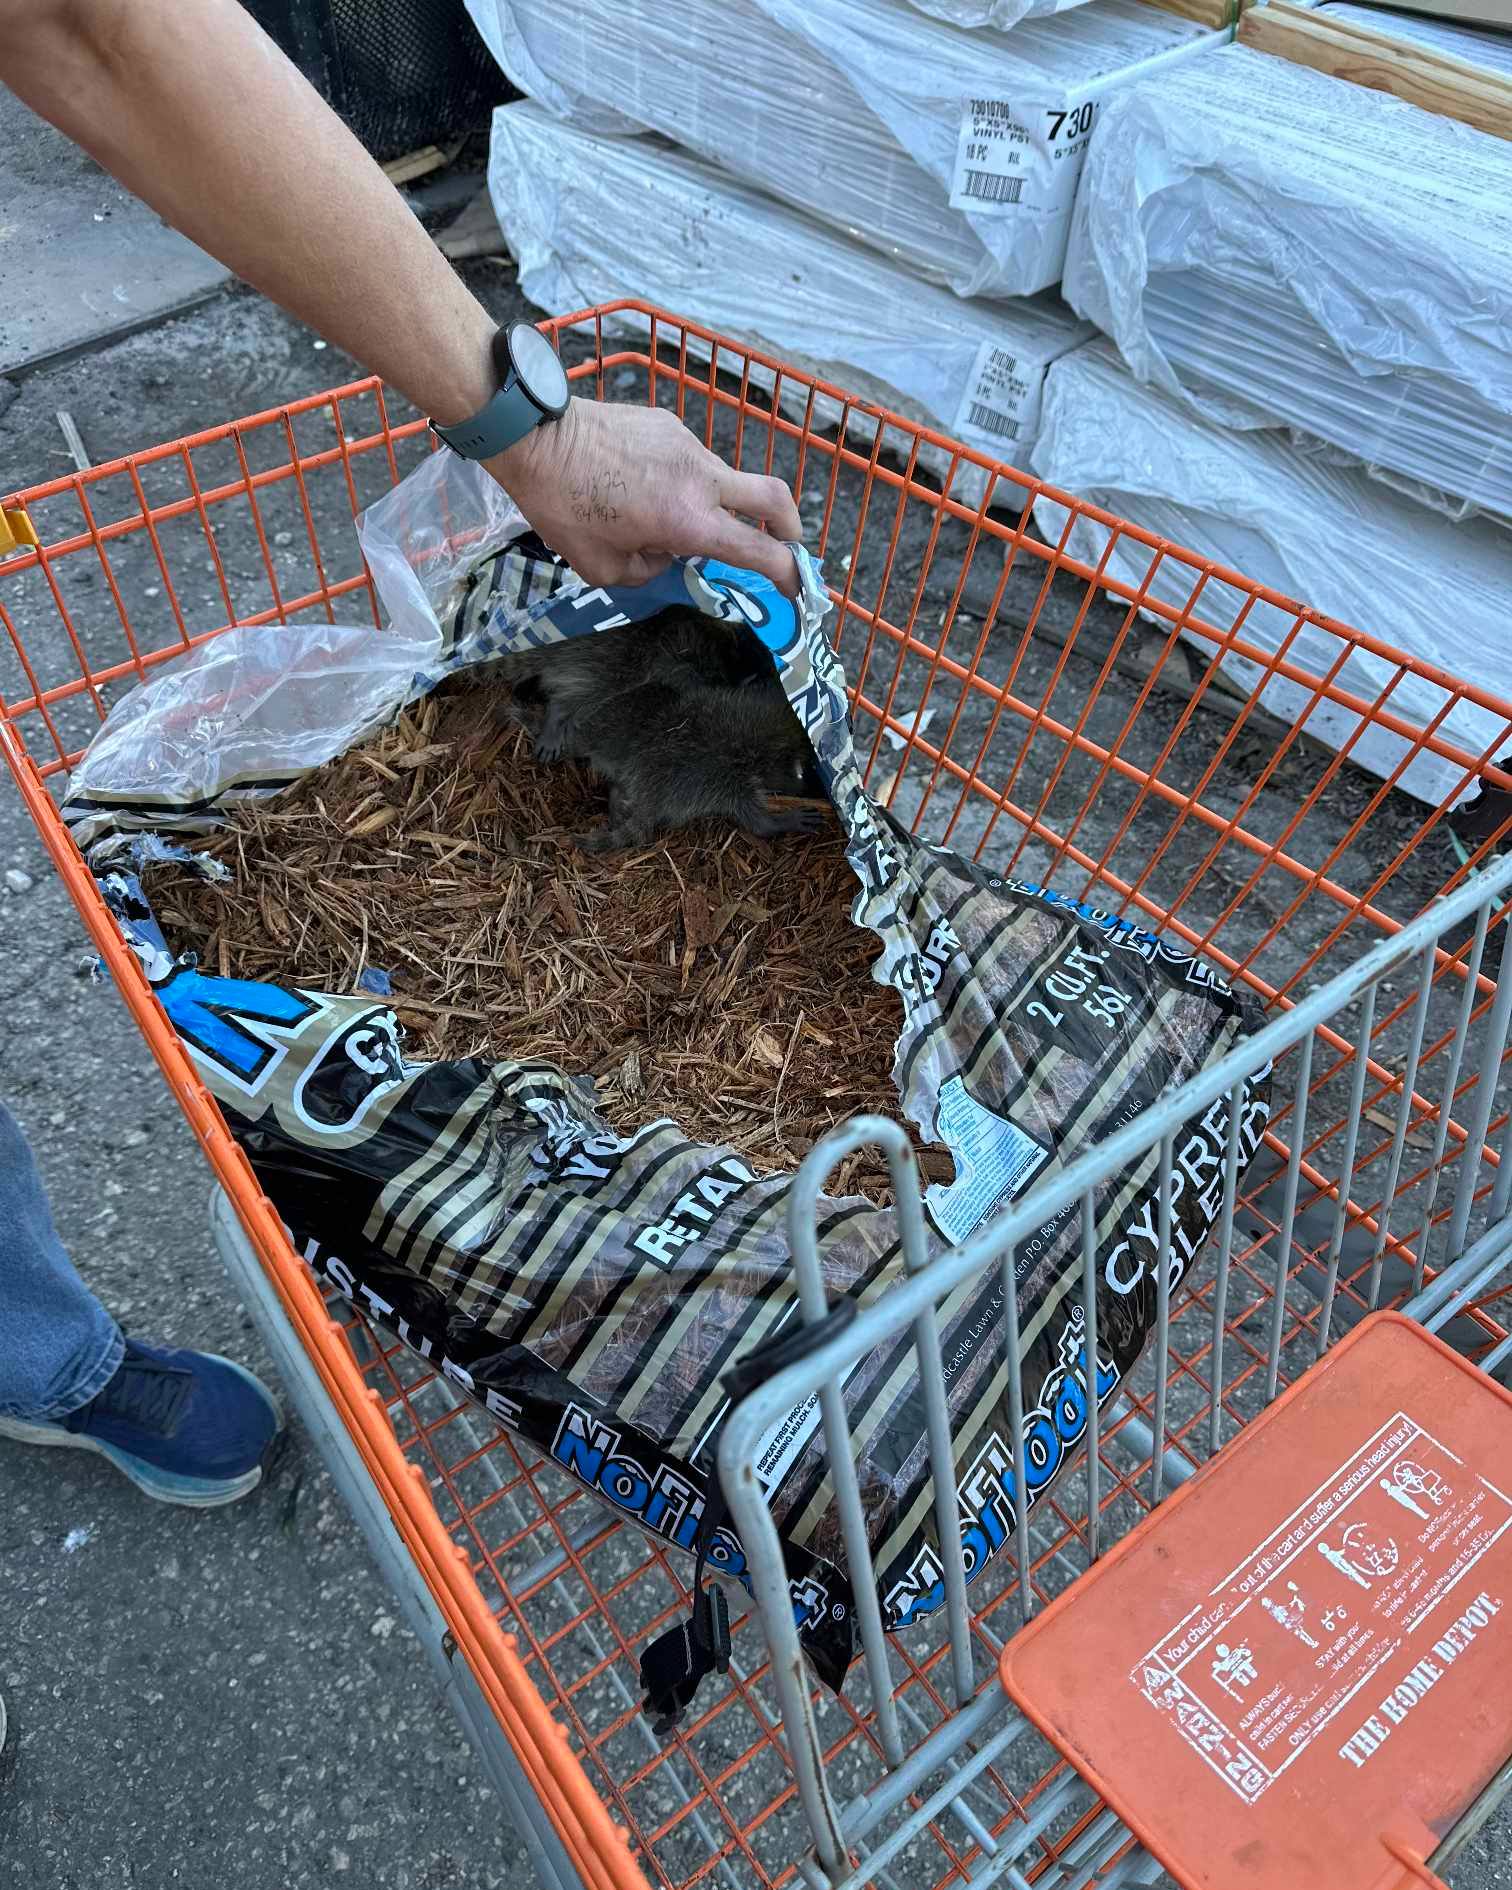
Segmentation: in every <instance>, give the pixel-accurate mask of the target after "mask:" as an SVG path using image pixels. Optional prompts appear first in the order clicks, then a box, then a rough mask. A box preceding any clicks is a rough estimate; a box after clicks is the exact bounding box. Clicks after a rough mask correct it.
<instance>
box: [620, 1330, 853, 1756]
mask: <svg viewBox="0 0 1512 1890" xmlns="http://www.w3.org/2000/svg"><path fill="white" fill-rule="evenodd" d="M855 1316H856V1302H855V1301H854V1300H853V1299H841V1300H837V1301H836V1302H835V1304H834V1305H833V1306H831V1307H830V1308H829V1309H828V1310H827V1311H826V1312H825V1314H824V1316H823V1318H822V1319H815V1320H811V1321H809V1322H807V1323H806V1324H803V1325H794V1326H791V1327H789V1328H788V1329H787V1330H786V1331H779V1332H774V1333H773V1334H772V1336H771V1338H769V1339H766V1340H764V1341H763V1342H762V1343H761V1344H760V1345H755V1346H752V1348H751V1350H750V1351H749V1352H747V1353H746V1354H745V1356H744V1357H743V1358H738V1359H736V1361H735V1363H734V1364H733V1365H732V1366H731V1367H730V1369H729V1370H728V1371H727V1372H725V1373H724V1375H723V1377H722V1378H721V1380H720V1382H721V1384H722V1385H723V1386H724V1388H725V1391H726V1392H727V1393H728V1394H729V1404H728V1405H726V1407H725V1410H726V1414H728V1412H729V1410H730V1409H731V1408H732V1407H733V1406H734V1405H736V1404H738V1403H739V1402H740V1400H741V1399H742V1398H743V1397H745V1395H746V1393H747V1392H749V1391H751V1390H752V1389H753V1388H754V1387H755V1386H756V1385H759V1384H762V1383H763V1382H765V1380H767V1379H769V1378H771V1377H772V1375H773V1374H774V1373H776V1372H780V1371H783V1370H785V1369H786V1368H787V1367H788V1366H789V1365H796V1364H797V1363H798V1361H799V1360H800V1359H804V1358H807V1357H808V1356H809V1354H810V1353H811V1352H814V1351H817V1350H818V1348H819V1347H820V1346H821V1345H823V1344H824V1343H825V1342H826V1341H827V1340H829V1339H832V1338H834V1336H835V1334H836V1333H837V1332H843V1331H844V1329H845V1328H846V1327H847V1326H848V1325H849V1324H850V1322H851V1321H852V1320H853V1319H854V1318H855ZM728 1515H729V1510H728V1507H727V1506H726V1503H725V1495H724V1490H723V1489H722V1488H721V1486H720V1482H719V1473H718V1471H717V1470H715V1471H714V1472H713V1473H712V1474H711V1476H710V1478H709V1483H708V1489H707V1491H706V1493H705V1495H704V1512H703V1515H702V1517H701V1518H700V1520H699V1525H698V1537H697V1540H696V1542H695V1543H694V1549H695V1552H696V1554H697V1558H698V1559H697V1562H696V1564H695V1565H694V1570H693V1606H692V1608H691V1609H690V1610H689V1613H688V1618H687V1620H686V1621H680V1622H679V1623H678V1624H677V1626H676V1627H674V1628H668V1630H667V1632H666V1633H665V1634H661V1635H658V1636H657V1638H656V1639H655V1640H654V1641H652V1642H651V1643H650V1644H649V1645H648V1647H647V1648H646V1651H645V1652H644V1653H643V1654H642V1655H641V1663H640V1679H641V1686H642V1687H643V1688H644V1689H645V1694H646V1698H645V1704H644V1706H643V1709H642V1710H643V1711H644V1712H645V1713H646V1714H647V1715H648V1716H649V1717H650V1718H651V1720H652V1728H651V1730H652V1731H653V1732H654V1733H656V1735H657V1736H658V1738H661V1737H664V1736H665V1735H666V1734H667V1733H670V1732H673V1731H675V1730H676V1728H677V1726H678V1725H679V1724H680V1723H681V1721H682V1716H683V1714H684V1713H685V1712H686V1711H687V1709H688V1708H689V1707H690V1706H691V1705H692V1704H693V1700H694V1697H695V1696H696V1694H697V1692H698V1689H699V1686H700V1685H701V1684H702V1682H703V1680H704V1677H705V1676H706V1675H707V1674H710V1673H726V1672H728V1671H729V1666H730V1610H729V1605H728V1603H727V1602H726V1601H725V1598H724V1595H723V1593H722V1591H721V1590H720V1589H718V1588H713V1589H706V1588H705V1587H704V1585H703V1575H704V1564H705V1562H706V1561H707V1559H708V1554H709V1549H710V1546H711V1545H712V1543H713V1541H714V1538H715V1536H716V1535H718V1533H719V1531H720V1530H721V1529H722V1528H723V1527H724V1524H725V1521H726V1519H727V1517H728Z"/></svg>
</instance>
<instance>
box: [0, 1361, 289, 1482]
mask: <svg viewBox="0 0 1512 1890" xmlns="http://www.w3.org/2000/svg"><path fill="white" fill-rule="evenodd" d="M201 1356H202V1357H205V1358H213V1359H214V1360H215V1362H216V1364H217V1365H225V1366H227V1367H229V1368H230V1370H232V1371H233V1372H235V1373H236V1375H237V1377H238V1378H240V1379H241V1380H242V1381H243V1382H244V1383H245V1384H247V1385H249V1386H250V1387H251V1388H252V1390H254V1391H255V1392H256V1393H257V1394H258V1396H259V1397H260V1398H261V1399H262V1400H263V1402H264V1404H266V1405H268V1406H270V1407H271V1409H272V1412H273V1416H274V1420H275V1424H274V1431H273V1436H274V1437H277V1436H278V1434H279V1432H281V1431H282V1430H283V1427H284V1417H283V1408H282V1406H281V1405H280V1404H279V1402H278V1400H277V1398H275V1397H274V1396H273V1393H272V1392H271V1391H269V1389H268V1387H267V1386H266V1385H265V1384H264V1383H263V1381H262V1380H261V1379H260V1378H258V1377H256V1376H255V1375H254V1374H253V1373H252V1372H249V1371H248V1370H247V1368H246V1367H245V1366H244V1365H238V1364H237V1362H236V1360H235V1359H234V1358H223V1357H222V1356H221V1354H220V1353H219V1352H205V1353H203V1354H202V1355H201ZM0 1437H8V1438H10V1439H12V1440H13V1441H14V1442H15V1443H18V1444H37V1445H40V1446H41V1447H42V1448H43V1449H44V1450H49V1449H51V1450H88V1451H92V1452H93V1453H94V1454H95V1456H97V1457H103V1458H104V1459H105V1461H106V1462H107V1463H109V1464H112V1465H113V1466H114V1467H115V1468H116V1469H117V1470H119V1471H120V1473H121V1475H122V1476H123V1477H125V1478H126V1479H127V1481H128V1482H130V1483H134V1484H135V1485H136V1487H137V1488H138V1489H139V1490H140V1491H141V1492H142V1494H143V1496H150V1497H151V1498H152V1500H153V1502H155V1503H172V1504H173V1505H174V1506H175V1507H176V1508H179V1509H221V1508H223V1507H224V1506H225V1505H226V1504H227V1503H239V1502H240V1501H241V1499H242V1498H243V1497H244V1496H250V1495H251V1494H252V1492H253V1491H254V1490H255V1489H256V1488H257V1486H258V1484H259V1483H261V1481H262V1465H261V1464H258V1465H257V1466H256V1467H255V1468H254V1469H251V1470H247V1471H244V1472H243V1473H242V1475H241V1476H239V1477H227V1478H224V1479H220V1478H214V1479H212V1478H209V1477H181V1476H175V1475H173V1473H172V1472H171V1471H167V1470H157V1471H154V1470H153V1469H152V1468H151V1467H150V1466H149V1465H146V1464H143V1463H142V1461H141V1460H140V1458H137V1457H133V1456H132V1455H131V1454H130V1452H129V1451H125V1450H121V1449H119V1448H118V1447H117V1446H116V1445H114V1444H104V1443H101V1442H100V1440H99V1439H98V1438H97V1437H83V1436H80V1435H79V1434H78V1433H77V1432H74V1431H65V1430H62V1429H60V1428H59V1426H58V1425H56V1424H28V1423H26V1422H24V1420H22V1419H20V1418H0ZM268 1441H269V1442H270V1443H271V1442H272V1441H273V1440H272V1438H270V1439H269V1440H268Z"/></svg>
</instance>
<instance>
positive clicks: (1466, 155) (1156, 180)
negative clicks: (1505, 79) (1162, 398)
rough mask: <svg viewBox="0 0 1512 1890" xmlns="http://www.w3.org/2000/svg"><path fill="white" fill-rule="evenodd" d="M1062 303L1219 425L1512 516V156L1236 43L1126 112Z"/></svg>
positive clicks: (1077, 228) (1091, 173) (1509, 147)
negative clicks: (1322, 448)
mask: <svg viewBox="0 0 1512 1890" xmlns="http://www.w3.org/2000/svg"><path fill="white" fill-rule="evenodd" d="M1063 290H1064V293H1065V296H1066V298H1067V300H1068V301H1069V302H1070V303H1071V305H1072V306H1073V307H1074V308H1075V309H1076V310H1077V311H1078V313H1080V314H1083V315H1086V316H1089V317H1090V318H1091V319H1092V320H1093V321H1095V322H1096V323H1097V325H1098V327H1099V328H1101V329H1103V330H1104V331H1105V332H1106V333H1107V334H1109V335H1111V336H1112V337H1113V338H1114V340H1115V341H1116V342H1117V343H1118V347H1119V350H1120V352H1121V353H1122V354H1123V356H1124V359H1125V360H1126V361H1127V362H1128V363H1129V365H1130V367H1131V368H1132V369H1133V370H1134V372H1135V374H1136V375H1137V376H1138V377H1139V378H1140V379H1141V380H1147V381H1150V382H1152V383H1154V384H1155V385H1156V386H1159V387H1162V388H1164V389H1166V390H1167V391H1169V392H1171V393H1179V394H1183V395H1185V396H1186V397H1187V398H1189V399H1190V400H1191V401H1192V402H1193V404H1194V405H1195V406H1196V407H1197V408H1198V409H1199V410H1200V411H1201V412H1203V413H1205V414H1207V415H1209V416H1210V417H1213V418H1215V419H1219V420H1221V421H1223V422H1224V423H1225V424H1227V425H1230V426H1277V425H1283V426H1291V427H1296V428H1298V429H1300V430H1302V431H1303V432H1306V433H1310V434H1313V435H1316V436H1317V437H1318V438H1320V439H1323V440H1327V441H1330V442H1332V443H1333V444H1334V445H1336V446H1338V447H1341V448H1343V450H1344V451H1345V452H1347V453H1350V454H1353V455H1354V456H1356V457H1357V458H1359V459H1361V460H1363V461H1365V462H1366V463H1367V464H1368V465H1370V467H1371V468H1372V470H1373V471H1376V472H1377V473H1378V474H1379V475H1380V476H1382V477H1385V478H1388V479H1390V480H1392V481H1393V482H1394V483H1400V484H1402V485H1403V486H1404V487H1405V488H1406V489H1408V490H1415V491H1421V490H1422V489H1423V488H1430V489H1436V490H1437V491H1438V492H1440V493H1443V494H1447V495H1452V496H1451V500H1450V502H1449V504H1448V509H1450V510H1451V511H1463V510H1464V509H1466V505H1468V506H1471V507H1479V508H1482V509H1484V510H1486V511H1489V512H1493V513H1498V514H1501V515H1504V516H1509V517H1512V144H1508V143H1506V142H1505V141H1504V140H1502V139H1500V138H1492V137H1487V136H1486V135H1485V134H1484V133H1482V132H1479V131H1473V130H1471V129H1470V127H1469V126H1467V125H1461V124H1458V123H1456V122H1455V121H1454V120H1452V119H1447V118H1439V117H1435V116H1433V115H1432V114H1430V113H1428V112H1423V111H1419V110H1418V109H1417V108H1416V107H1415V106H1412V105H1405V104H1403V103H1402V102H1401V101H1400V100H1398V99H1394V98H1390V97H1388V96H1386V95H1385V94H1384V93H1380V92H1372V91H1367V90H1365V89H1364V88H1363V87H1360V86H1356V85H1349V84H1347V83H1345V82H1344V81H1343V80H1339V79H1333V78H1329V77H1327V76H1326V75H1325V74H1323V73H1319V72H1313V71H1311V70H1309V69H1308V68H1306V67H1303V66H1294V65H1291V64H1289V63H1288V62H1286V61H1285V60H1281V59H1273V58H1270V57H1268V56H1267V55H1266V54H1264V53H1257V52H1252V51H1250V50H1249V49H1248V48H1247V47H1243V46H1234V47H1229V48H1226V49H1225V50H1224V51H1222V52H1220V53H1218V54H1216V55H1215V56H1214V57H1212V58H1210V59H1203V60H1199V61H1196V62H1193V63H1190V64H1186V65H1184V66H1182V67H1180V68H1178V69H1175V70H1172V71H1170V72H1168V73H1164V74H1162V75H1161V76H1160V77H1159V78H1157V79H1154V80H1152V81H1151V82H1150V83H1149V84H1147V85H1141V86H1138V87H1137V88H1135V89H1133V90H1130V91H1125V92H1122V93H1120V95H1119V96H1118V97H1117V98H1116V99H1114V100H1111V101H1110V102H1109V104H1108V105H1107V107H1106V108H1105V110H1104V111H1103V113H1102V116H1101V119H1100V122H1099V126H1098V133H1097V137H1096V139H1095V140H1094V142H1093V148H1092V152H1091V155H1090V158H1089V161H1088V163H1087V166H1086V170H1085V172H1084V175H1083V179H1082V188H1081V191H1080V193H1079V198H1078V203H1077V209H1076V215H1075V218H1074V222H1073V228H1072V236H1071V248H1070V252H1069V255H1068V257H1067V262H1066V272H1065V280H1064V284H1063ZM1454 500H1459V501H1463V502H1465V504H1462V505H1458V506H1456V505H1455V504H1454V503H1453V501H1454Z"/></svg>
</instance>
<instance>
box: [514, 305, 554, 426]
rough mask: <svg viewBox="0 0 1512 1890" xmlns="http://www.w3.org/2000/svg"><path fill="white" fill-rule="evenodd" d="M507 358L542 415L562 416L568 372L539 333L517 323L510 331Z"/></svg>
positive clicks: (523, 324)
mask: <svg viewBox="0 0 1512 1890" xmlns="http://www.w3.org/2000/svg"><path fill="white" fill-rule="evenodd" d="M509 358H510V360H511V361H512V362H513V363H514V371H515V373H516V374H517V375H518V376H519V379H520V385H521V386H522V387H523V388H524V389H525V392H526V393H527V394H529V396H530V398H531V399H532V400H533V401H534V402H535V404H536V405H537V406H538V407H539V408H540V409H541V410H542V411H543V412H544V413H552V414H556V413H561V412H562V410H563V409H564V408H565V407H566V405H567V370H566V369H565V368H564V367H563V366H562V364H561V362H560V361H559V360H558V359H557V351H556V349H555V348H553V347H552V345H551V343H550V342H549V341H548V340H547V339H546V337H545V336H544V335H543V334H542V333H541V331H540V330H539V329H538V328H532V327H531V325H530V323H529V322H516V323H515V325H514V327H513V328H511V329H510V331H509Z"/></svg>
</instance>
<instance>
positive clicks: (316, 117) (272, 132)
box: [0, 0, 498, 425]
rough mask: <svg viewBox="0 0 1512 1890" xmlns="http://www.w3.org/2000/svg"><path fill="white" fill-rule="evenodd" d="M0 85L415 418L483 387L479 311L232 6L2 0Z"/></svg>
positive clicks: (219, 2)
mask: <svg viewBox="0 0 1512 1890" xmlns="http://www.w3.org/2000/svg"><path fill="white" fill-rule="evenodd" d="M0 78H3V79H4V80H5V82H6V83H7V84H9V85H10V86H11V87H12V88H13V89H14V90H15V91H16V92H18V93H19V94H20V96H21V97H22V98H23V99H24V100H25V101H26V102H27V103H28V104H29V105H30V106H31V107H32V109H33V110H34V111H37V112H39V113H40V114H41V115H42V116H43V117H44V118H47V119H49V120H51V122H52V123H53V124H55V125H57V126H58V127H59V129H60V130H62V131H64V132H66V133H67V134H68V136H69V137H70V138H72V139H73V140H74V141H75V142H76V143H78V144H80V145H82V146H83V147H84V149H85V150H87V151H88V152H89V153H90V155H91V156H93V157H94V158H96V159H97V160H98V161H99V162H100V163H101V164H103V165H104V166H105V168H106V169H107V170H109V171H111V172H112V173H113V174H114V175H115V176H116V177H118V178H119V179H120V180H121V182H122V183H124V184H125V185H126V186H127V187H128V188H129V189H131V190H132V191H134V192H135V193H136V194H137V195H138V196H139V197H141V198H143V199H144V200H145V201H146V202H147V203H149V204H151V205H152V207H153V208H154V209H155V210H156V211H157V212H158V213H159V214H160V215H161V216H163V217H164V218H166V220H167V221H168V222H169V223H171V224H173V226H174V227H175V228H176V229H179V230H182V231H183V232H184V234H185V235H186V236H189V237H192V238H193V239H194V241H195V242H197V243H199V244H200V245H201V246H202V247H203V248H205V249H207V250H209V251H210V253H211V254H212V255H213V256H215V257H216V258H217V259H218V260H219V261H221V262H223V263H225V265H226V266H227V267H228V268H229V269H231V270H233V271H234V272H235V273H236V274H237V275H238V276H240V277H241V278H242V279H243V280H244V281H246V282H250V283H251V284H252V285H253V286H254V287H255V288H258V289H260V290H262V292H263V293H264V294H265V295H267V296H268V297H270V298H271V299H272V300H273V301H276V302H278V303H280V304H281V305H282V306H283V307H284V308H286V309H288V310H289V311H290V312H291V313H292V314H295V315H297V316H299V317H300V318H301V320H303V321H305V322H307V323H308V324H309V325H310V327H312V328H314V329H315V330H317V332H318V333H320V334H322V335H324V336H325V337H326V339H327V340H329V341H332V342H334V343H335V344H336V345H337V346H338V347H340V348H342V349H344V350H345V351H346V352H347V353H348V354H350V355H351V356H352V357H353V358H354V359H356V360H358V361H361V362H362V363H363V364H364V365H365V366H367V367H368V368H369V369H371V370H372V371H373V372H374V373H377V374H380V375H382V376H383V378H384V379H385V380H386V381H388V382H389V383H390V384H391V385H392V386H395V387H397V388H399V389H400V390H401V392H403V393H405V394H407V395H408V396H409V398H410V399H411V400H412V401H414V402H415V404H416V406H418V407H419V408H420V409H421V411H422V412H424V413H429V414H431V415H433V416H434V417H435V418H436V419H437V420H439V421H440V422H441V423H442V424H443V425H445V424H448V423H450V422H454V421H458V420H463V419H466V418H467V417H468V416H470V415H471V414H473V413H475V412H476V411H477V409H478V408H479V407H481V406H482V405H483V403H484V402H485V401H486V400H487V399H488V397H489V395H490V394H491V393H492V392H493V391H494V390H495V388H496V387H497V385H498V381H497V376H496V374H495V370H494V368H493V364H492V358H491V354H490V341H491V337H492V334H493V323H492V322H491V320H490V319H489V316H488V314H487V311H486V310H485V309H484V308H483V307H482V306H481V305H480V304H479V302H478V301H477V299H476V298H475V297H474V296H473V295H472V294H470V293H469V291H468V289H467V287H466V285H465V284H464V283H463V282H462V281H461V280H460V279H459V278H458V277H457V275H456V274H455V272H454V271H453V270H452V268H451V265H450V264H449V263H448V262H447V261H446V259H445V258H444V257H443V256H441V255H440V253H439V252H438V251H437V250H436V248H435V246H434V244H433V243H432V242H431V241H430V239H429V237H428V236H427V235H426V234H425V231H424V230H423V229H422V228H421V226H420V224H419V222H418V221H417V220H416V218H415V217H414V216H413V215H412V214H411V212H410V210H409V209H408V207H407V206H406V204H405V202H404V200H403V198H401V197H400V195H399V193H398V192H397V191H396V190H395V189H394V188H393V186H392V185H391V184H390V183H389V181H388V179H387V178H386V177H385V176H384V175H383V173H382V171H381V170H380V169H379V168H378V167H377V166H376V165H375V164H374V163H373V162H372V160H371V159H370V158H369V157H368V156H367V154H366V152H365V151H364V150H363V149H362V146H361V145H360V144H358V142H357V140H356V139H355V138H354V137H353V136H352V134H351V133H350V132H349V131H348V130H347V129H346V127H345V126H344V125H343V124H342V123H341V121H340V119H338V118H337V117H336V115H335V113H334V112H332V111H331V110H329V108H328V107H327V106H326V105H325V103H324V102H323V101H322V100H321V98H320V97H319V95H318V94H317V93H316V92H315V91H314V90H313V89H312V88H311V87H310V86H309V85H308V84H307V83H306V82H305V80H304V79H303V78H302V77H301V75H300V74H299V73H298V72H297V71H296V70H295V69H294V67H293V66H291V65H290V64H289V62H288V61H287V60H286V59H285V58H284V57H283V56H282V54H281V53H280V52H279V51H278V49H277V47H275V46H274V44H273V42H272V41H271V40H270V39H269V38H268V37H267V35H266V34H265V33H264V32H263V31H262V29H261V28H260V27H259V26H258V25H257V24H256V22H255V21H254V20H253V19H252V18H251V16H250V15H249V14H247V13H246V12H244V11H243V9H242V7H241V6H240V5H239V4H238V3H237V0H172V4H171V5H165V4H164V3H163V0H25V4H19V3H18V0H0Z"/></svg>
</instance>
